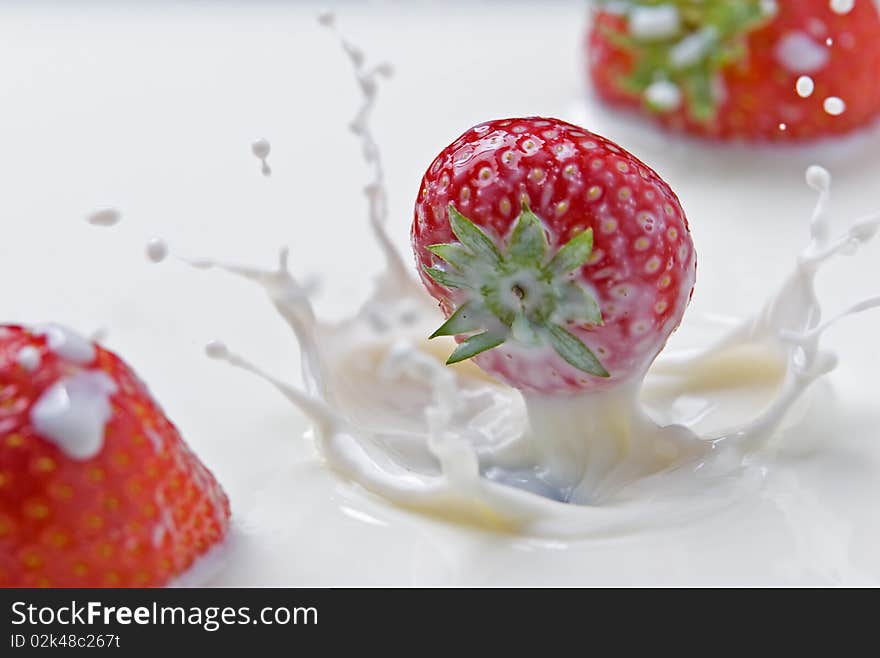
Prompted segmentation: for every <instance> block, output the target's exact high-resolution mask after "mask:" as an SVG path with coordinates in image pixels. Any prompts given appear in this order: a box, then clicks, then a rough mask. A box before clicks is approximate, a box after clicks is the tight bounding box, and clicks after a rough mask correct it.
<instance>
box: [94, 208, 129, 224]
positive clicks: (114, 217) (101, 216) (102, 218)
mask: <svg viewBox="0 0 880 658" xmlns="http://www.w3.org/2000/svg"><path fill="white" fill-rule="evenodd" d="M121 219H122V213H121V212H119V210H118V209H117V208H114V207H112V206H106V207H104V208H98V209H97V210H95V211H93V212H92V213H90V214H89V215H87V216H86V221H87V222H88V223H89V224H91V225H92V226H115V225H116V224H118V223H119V221H120V220H121Z"/></svg>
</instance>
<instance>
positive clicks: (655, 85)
mask: <svg viewBox="0 0 880 658" xmlns="http://www.w3.org/2000/svg"><path fill="white" fill-rule="evenodd" d="M645 100H646V101H648V104H649V105H651V106H652V107H655V108H657V109H658V110H663V111H668V110H674V109H676V108H677V107H679V106H680V105H681V89H679V88H678V85H676V84H675V83H674V82H670V81H669V80H658V81H656V82H652V83H651V84H650V85H649V86H648V88H647V89H645Z"/></svg>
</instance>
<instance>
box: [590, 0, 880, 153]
mask: <svg viewBox="0 0 880 658" xmlns="http://www.w3.org/2000/svg"><path fill="white" fill-rule="evenodd" d="M778 6H779V12H778V14H777V15H776V17H775V18H774V19H773V21H772V22H771V23H769V24H767V25H765V26H764V27H762V28H761V29H759V30H756V31H755V32H753V33H752V34H751V35H749V37H748V55H747V56H746V58H745V59H744V60H742V61H740V62H738V63H737V64H736V65H734V66H732V67H730V68H728V69H726V70H724V71H723V72H722V79H723V89H724V90H725V98H724V100H723V101H722V102H721V103H720V105H719V110H718V113H717V115H716V117H715V118H714V120H713V121H710V122H708V123H704V122H699V121H695V120H693V119H692V118H690V117H689V116H688V115H687V113H686V112H685V111H684V106H682V108H681V109H680V110H678V111H674V112H668V113H662V114H661V113H657V112H654V111H651V110H649V109H647V108H645V106H644V105H643V103H642V99H641V98H640V97H638V96H636V95H632V94H630V93H628V92H626V91H623V90H622V89H621V88H620V86H619V85H618V82H617V81H618V80H620V79H621V78H622V77H623V76H625V75H626V74H627V73H628V72H629V71H630V70H631V68H632V65H633V62H632V59H631V56H630V55H629V53H627V52H625V51H623V50H621V49H620V48H618V47H616V46H614V45H612V44H611V43H610V42H609V41H608V39H607V37H606V36H604V34H603V30H611V31H615V32H625V30H626V22H625V19H623V18H622V17H621V16H617V15H612V14H608V13H605V12H602V11H596V12H595V14H594V21H593V23H592V27H591V29H590V31H589V33H588V35H587V57H586V59H587V69H588V72H589V76H590V78H591V80H592V84H593V87H594V89H595V90H596V93H597V94H598V96H599V97H600V98H602V99H603V100H605V101H606V102H609V103H611V104H614V105H618V106H624V107H631V108H638V109H639V111H641V112H643V113H644V114H646V115H648V116H650V117H651V118H653V119H654V120H656V121H657V122H659V123H660V124H662V125H663V126H665V127H667V128H669V129H671V130H674V131H678V132H686V133H691V134H695V135H700V136H703V137H708V138H716V139H722V140H731V139H741V140H749V141H758V142H761V141H773V142H787V141H798V140H811V139H818V138H822V137H828V136H834V135H840V134H844V133H848V132H851V131H853V130H855V129H858V128H861V127H864V126H866V125H868V124H870V123H872V122H874V121H875V120H877V118H878V117H880V13H878V10H877V7H876V6H875V5H874V3H873V2H871V1H870V0H857V1H856V3H855V6H854V8H853V10H852V11H851V12H850V13H849V14H845V15H839V14H835V13H834V12H832V11H831V9H830V8H829V2H828V0H802V1H798V2H779V3H778ZM791 32H802V33H805V34H808V35H810V36H811V37H812V38H813V39H814V41H816V43H817V44H820V45H822V46H823V47H824V44H825V40H826V39H827V38H831V39H832V46H831V47H830V48H829V49H828V53H829V59H828V63H827V64H826V65H825V66H824V67H823V68H822V69H820V70H819V71H817V72H814V73H809V74H808V75H809V76H810V77H811V78H813V80H814V82H815V91H814V92H813V94H812V95H811V96H810V97H809V98H801V97H800V96H798V95H797V93H796V91H795V85H796V83H797V79H798V78H799V77H800V76H801V75H802V73H796V72H792V71H789V70H787V69H786V68H785V67H784V66H782V64H780V62H779V61H778V60H777V57H776V48H777V46H778V44H779V41H780V39H781V38H782V37H783V36H784V35H786V34H789V33H791ZM829 96H837V97H840V98H842V99H843V100H844V101H845V102H846V111H845V112H844V113H843V114H841V115H839V116H831V115H829V114H828V113H827V112H825V110H824V108H823V101H824V99H825V98H827V97H829ZM781 123H784V124H785V125H786V129H785V130H780V127H779V125H780V124H781Z"/></svg>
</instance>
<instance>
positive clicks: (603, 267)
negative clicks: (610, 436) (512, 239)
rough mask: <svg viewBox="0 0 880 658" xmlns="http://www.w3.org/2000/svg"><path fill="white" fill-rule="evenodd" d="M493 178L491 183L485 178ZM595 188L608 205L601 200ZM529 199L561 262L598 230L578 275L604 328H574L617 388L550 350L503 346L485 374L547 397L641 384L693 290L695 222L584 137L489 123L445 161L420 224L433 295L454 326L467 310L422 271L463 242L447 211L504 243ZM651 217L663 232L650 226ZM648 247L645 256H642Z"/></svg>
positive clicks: (655, 181)
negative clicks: (566, 250) (580, 236)
mask: <svg viewBox="0 0 880 658" xmlns="http://www.w3.org/2000/svg"><path fill="white" fill-rule="evenodd" d="M530 140H531V142H532V144H533V145H534V146H535V148H533V149H529V147H528V142H529V141H530ZM526 151H529V152H528V153H527V152H526ZM468 153H470V154H471V155H470V157H466V156H467V154H468ZM484 168H488V169H489V171H490V172H491V176H490V177H488V178H485V179H484V178H481V176H480V173H481V171H482V170H483V169H484ZM621 168H625V169H626V170H627V171H626V172H623V171H621ZM536 171H540V172H542V173H541V174H540V175H537V174H536V173H535V172H536ZM594 188H598V190H600V191H599V193H598V194H597V193H596V192H595V190H594V191H593V192H592V193H591V189H594ZM623 188H627V189H628V190H629V196H625V195H626V194H627V193H626V192H625V191H622V190H623ZM523 194H524V195H525V196H526V197H527V199H528V202H529V204H530V207H531V208H532V210H533V211H534V212H535V213H536V214H537V215H538V216H539V217H540V218H542V220H543V221H544V224H545V227H546V228H547V229H548V233H549V235H548V237H549V240H550V244H551V248H552V250H553V251H554V252H555V251H556V250H558V249H559V247H560V246H561V245H562V244H564V243H565V242H567V241H568V240H569V239H570V238H571V237H573V236H574V235H575V234H576V232H580V231H584V230H586V229H588V228H592V229H593V234H594V249H593V255H592V257H591V260H590V261H589V262H588V263H587V264H586V265H585V266H584V267H583V268H581V270H580V271H579V272H577V273H576V275H577V276H579V277H580V278H579V280H580V281H581V283H582V285H586V286H587V287H588V288H589V289H590V290H591V291H592V292H593V293H594V296H595V298H596V300H597V301H598V302H599V308H600V309H601V311H602V314H603V318H604V321H605V324H604V325H603V326H599V327H595V326H588V325H582V326H569V327H568V329H569V330H570V331H572V332H573V333H574V334H575V335H577V336H578V337H579V338H581V340H583V342H584V343H585V344H586V345H587V346H588V347H590V348H591V349H592V350H593V352H594V353H595V354H596V356H597V357H598V358H599V360H600V361H601V362H602V364H603V365H604V366H605V368H606V369H607V370H608V371H609V372H610V373H611V377H610V378H607V379H604V378H599V377H594V376H592V375H588V374H585V373H583V372H581V371H579V370H576V369H575V368H573V367H571V366H570V365H568V364H567V363H565V362H564V361H563V360H562V359H561V358H559V357H558V356H557V355H556V354H555V353H553V352H552V350H549V348H548V349H547V350H543V349H538V348H533V349H531V350H529V351H523V350H522V349H517V350H511V349H509V348H508V345H507V344H505V345H502V346H499V347H497V348H495V349H493V350H490V351H488V352H484V353H483V354H480V355H478V356H477V357H475V361H476V363H477V364H478V365H479V366H480V367H481V368H482V369H483V370H485V371H486V372H488V373H490V374H492V375H494V376H495V377H497V378H499V379H501V380H502V381H504V382H506V383H508V384H509V385H511V386H514V387H516V388H519V389H522V390H525V391H532V392H537V393H553V394H555V393H573V392H577V391H584V390H600V389H608V388H613V387H615V386H618V385H620V384H621V383H622V382H625V381H630V380H632V379H633V378H634V377H640V376H642V375H643V374H644V372H645V371H646V370H647V367H648V366H649V365H650V363H651V361H652V360H653V359H654V357H655V356H656V355H657V353H658V352H659V351H660V350H661V349H662V347H663V345H664V344H665V343H666V340H667V338H668V337H669V335H670V334H671V333H672V331H673V330H674V329H675V328H676V327H677V326H678V324H679V322H680V321H681V318H682V315H683V314H684V310H685V307H686V306H687V303H688V300H689V299H690V296H691V293H692V291H693V285H694V280H695V273H696V256H695V254H694V249H693V243H692V241H691V237H690V231H689V229H688V224H687V219H686V218H685V214H684V211H683V210H682V208H681V204H680V203H679V201H678V198H677V197H676V196H675V194H674V193H673V192H672V190H671V189H670V188H669V186H668V185H667V184H666V183H665V182H664V181H663V180H662V179H661V178H660V176H658V175H657V174H656V173H655V172H654V171H653V170H652V169H651V168H650V167H648V166H647V165H645V164H644V163H643V162H641V161H640V160H638V159H637V158H636V157H635V156H633V155H632V154H630V153H628V152H626V151H625V150H624V149H622V148H620V147H619V146H617V145H615V144H613V143H612V142H610V141H609V140H606V139H605V138H603V137H600V136H599V135H595V134H593V133H590V132H589V131H587V130H585V129H583V128H580V127H578V126H575V125H572V124H570V123H566V122H563V121H559V120H557V119H544V118H534V117H533V118H526V119H504V120H498V121H490V122H487V123H483V124H480V125H478V126H475V127H474V128H472V129H470V130H468V131H467V132H465V133H464V134H463V135H462V136H461V137H459V138H458V139H457V140H455V141H454V142H453V143H452V144H450V145H449V146H448V147H447V148H445V149H444V150H443V151H442V152H441V153H440V155H438V156H437V158H436V159H435V160H434V162H433V163H432V164H431V166H430V167H429V169H428V171H427V173H426V174H425V176H424V178H423V179H422V183H421V186H420V189H419V196H418V199H417V201H416V205H415V218H414V221H413V225H412V245H413V250H414V253H415V258H416V262H417V265H418V268H419V272H420V274H421V277H422V281H423V283H424V285H425V287H426V288H427V289H428V292H430V293H431V295H433V296H434V297H435V298H436V299H438V300H439V301H440V306H441V308H442V309H443V312H444V313H445V314H446V315H447V316H448V315H449V314H450V313H452V312H453V311H454V309H455V308H456V307H457V306H458V305H459V304H460V303H461V301H462V298H461V293H460V292H459V291H454V290H447V289H446V288H443V287H442V286H440V285H438V284H437V283H436V282H434V281H433V280H432V279H430V278H429V277H428V276H427V275H426V274H425V273H424V272H423V271H422V267H423V266H436V265H437V264H438V263H439V261H438V260H437V258H436V257H435V256H434V255H433V254H432V253H431V252H430V251H428V250H427V249H426V247H427V246H428V245H431V244H436V243H444V242H456V241H457V240H456V238H455V236H454V235H453V233H452V230H451V228H450V226H449V221H448V218H447V211H446V207H447V204H448V203H450V202H453V203H455V205H456V207H457V208H458V210H459V211H461V212H462V213H463V214H465V215H466V216H467V217H468V218H470V219H471V220H472V221H474V222H475V223H476V224H477V225H479V226H480V227H482V228H483V229H484V230H485V231H486V232H487V233H488V234H489V235H491V236H492V237H493V238H494V239H495V240H496V242H497V243H498V244H500V243H501V238H502V237H505V236H507V235H508V233H509V231H510V230H511V228H512V226H513V223H514V221H515V220H516V218H517V216H518V214H519V203H520V201H519V200H520V198H521V195H523ZM561 204H567V208H565V209H564V210H563V205H561ZM644 213H649V214H650V216H651V217H652V218H653V224H648V223H647V222H645V221H643V220H646V219H647V215H645V214H644ZM612 220H615V221H616V227H615V228H614V230H610V229H611V222H612ZM640 240H642V241H646V243H645V242H639V245H640V246H644V244H647V245H648V247H647V248H646V249H644V250H640V249H637V248H636V247H635V244H636V242H637V241H640ZM655 259H656V260H655ZM655 265H656V269H653V268H654V266H655ZM627 287H628V288H627ZM622 292H626V293H627V295H626V296H623V295H622ZM637 302H638V303H637ZM657 304H660V306H657ZM657 309H660V310H659V311H658V310H657ZM438 324H439V323H438ZM459 338H461V337H459Z"/></svg>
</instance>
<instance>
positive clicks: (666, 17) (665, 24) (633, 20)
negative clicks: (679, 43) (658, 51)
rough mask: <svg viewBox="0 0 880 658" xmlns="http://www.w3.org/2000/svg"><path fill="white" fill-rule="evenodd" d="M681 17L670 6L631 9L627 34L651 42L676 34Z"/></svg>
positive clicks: (676, 9)
mask: <svg viewBox="0 0 880 658" xmlns="http://www.w3.org/2000/svg"><path fill="white" fill-rule="evenodd" d="M680 27H681V16H680V15H679V13H678V7H676V6H675V5H672V4H668V5H655V6H648V7H633V8H632V9H631V10H630V12H629V33H630V34H631V35H633V36H634V37H636V38H637V39H644V40H648V41H653V40H656V39H668V38H670V37H674V36H675V35H676V34H678V30H679V28H680Z"/></svg>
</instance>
